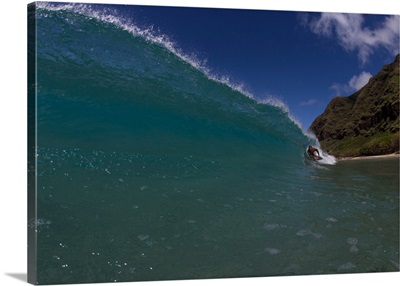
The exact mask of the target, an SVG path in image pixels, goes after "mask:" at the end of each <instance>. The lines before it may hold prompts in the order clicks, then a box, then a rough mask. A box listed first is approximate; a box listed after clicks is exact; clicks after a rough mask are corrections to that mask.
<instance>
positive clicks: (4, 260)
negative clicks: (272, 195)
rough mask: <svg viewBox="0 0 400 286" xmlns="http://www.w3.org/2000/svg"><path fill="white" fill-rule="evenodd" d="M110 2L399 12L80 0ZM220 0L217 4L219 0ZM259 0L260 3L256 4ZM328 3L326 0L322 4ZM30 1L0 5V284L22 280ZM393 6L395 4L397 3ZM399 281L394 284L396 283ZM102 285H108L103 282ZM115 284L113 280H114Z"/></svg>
mask: <svg viewBox="0 0 400 286" xmlns="http://www.w3.org/2000/svg"><path fill="white" fill-rule="evenodd" d="M82 2H95V3H111V4H142V5H150V4H151V5H169V6H197V7H222V8H251V9H269V10H292V11H328V12H355V13H372V14H397V15H399V14H400V5H398V4H397V5H396V4H395V3H396V2H397V1H393V0H362V1H360V0H335V1H321V0H279V1H276V0H264V1H260V0H258V1H257V0H245V1H244V0H242V1H238V0H234V1H233V0H231V1H228V0H219V1H216V0H190V1H189V0H186V1H183V0H181V1H179V0H164V1H162V0H158V1H156V0H125V1H124V0H109V1H101V0H99V1H87V0H85V1H82ZM217 2H218V3H217ZM260 2H262V3H260ZM325 2H329V3H325ZM28 3H29V1H25V0H6V1H2V5H1V16H0V21H1V26H0V29H1V33H0V37H1V44H0V48H1V52H0V63H1V76H0V83H1V88H0V96H1V101H0V127H1V129H0V151H1V153H0V154H1V157H0V196H1V197H0V211H1V215H0V219H1V221H0V228H1V232H0V239H1V240H0V285H6V286H13V285H24V284H25V283H26V282H25V280H26V273H27V269H26V264H27V259H26V256H27V253H26V245H27V234H26V225H27V223H26V216H27V212H26V209H27V179H26V158H27V154H26V145H27V144H26V142H27V136H26V133H27V131H26V122H27V117H26V94H27V92H26V90H27V86H26V81H27V76H26V74H27V72H26V62H27V59H26V54H27V41H26V34H27V33H26V25H27V24H26V9H27V8H26V6H27V4H28ZM396 6H397V7H396ZM395 281H398V282H399V281H400V272H395V273H378V274H346V275H320V276H296V277H268V278H242V279H218V280H192V281H169V282H141V283H139V282H137V283H133V282H131V283H121V284H119V285H138V286H140V285H155V286H158V285H162V286H167V285H171V286H172V285H178V286H179V285H189V286H190V285H192V286H197V285H201V286H203V285H213V286H215V285H224V286H226V285H243V283H247V284H251V285H266V284H268V285H272V286H274V285H324V286H329V285H351V284H359V285H379V284H381V285H382V284H387V285H389V284H393V282H395ZM398 282H397V283H398ZM102 285H111V283H105V284H102ZM113 285H115V284H114V283H113Z"/></svg>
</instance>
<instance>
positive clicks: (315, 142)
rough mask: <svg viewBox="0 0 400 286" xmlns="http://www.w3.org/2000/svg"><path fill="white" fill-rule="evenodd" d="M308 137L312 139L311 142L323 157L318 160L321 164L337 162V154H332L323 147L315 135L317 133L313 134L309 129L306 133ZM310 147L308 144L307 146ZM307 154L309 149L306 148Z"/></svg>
mask: <svg viewBox="0 0 400 286" xmlns="http://www.w3.org/2000/svg"><path fill="white" fill-rule="evenodd" d="M306 135H307V137H308V138H309V139H310V142H311V144H312V145H313V146H314V147H315V148H317V149H318V151H319V153H320V156H321V157H322V159H321V160H318V163H319V164H324V165H335V164H336V162H337V159H336V158H335V156H333V155H330V154H329V153H328V152H326V151H325V150H323V149H322V148H321V145H320V143H319V141H318V139H317V137H316V136H315V134H313V133H312V132H311V131H308V132H307V133H306ZM307 148H308V146H307ZM305 152H306V154H307V149H306V150H305Z"/></svg>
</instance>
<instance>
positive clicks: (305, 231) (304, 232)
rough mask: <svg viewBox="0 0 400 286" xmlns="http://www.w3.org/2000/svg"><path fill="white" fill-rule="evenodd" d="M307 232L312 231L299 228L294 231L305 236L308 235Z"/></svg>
mask: <svg viewBox="0 0 400 286" xmlns="http://www.w3.org/2000/svg"><path fill="white" fill-rule="evenodd" d="M309 234H312V232H311V230H308V229H300V230H299V231H298V232H297V233H296V235H298V236H306V235H309Z"/></svg>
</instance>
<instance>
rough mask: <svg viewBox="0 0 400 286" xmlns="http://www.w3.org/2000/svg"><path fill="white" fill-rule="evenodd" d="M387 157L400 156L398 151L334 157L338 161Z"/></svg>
mask: <svg viewBox="0 0 400 286" xmlns="http://www.w3.org/2000/svg"><path fill="white" fill-rule="evenodd" d="M388 158H400V154H399V153H392V154H386V155H375V156H357V157H336V159H337V160H338V161H351V160H371V159H388Z"/></svg>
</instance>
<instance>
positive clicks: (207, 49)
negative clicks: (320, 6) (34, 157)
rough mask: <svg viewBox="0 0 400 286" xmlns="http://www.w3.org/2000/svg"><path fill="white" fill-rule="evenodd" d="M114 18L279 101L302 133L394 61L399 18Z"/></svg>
mask: <svg viewBox="0 0 400 286" xmlns="http://www.w3.org/2000/svg"><path fill="white" fill-rule="evenodd" d="M125 8H127V7H125ZM122 13H124V14H125V16H127V17H129V18H130V19H132V20H133V22H134V23H135V24H136V25H138V26H139V27H143V28H144V27H152V29H153V30H154V31H156V32H157V33H159V34H163V35H166V36H168V38H169V39H170V40H171V41H173V42H174V43H175V44H176V46H177V47H178V48H179V49H181V50H182V51H183V52H184V53H185V54H189V55H194V56H195V57H196V58H197V59H199V60H200V61H206V62H207V64H206V65H207V67H209V68H210V69H211V71H212V73H213V74H216V75H219V76H227V77H229V78H230V81H231V82H232V83H234V84H243V85H244V87H245V89H246V90H248V91H250V92H251V94H253V95H254V97H255V98H257V99H260V100H263V99H267V98H270V97H273V98H276V99H278V100H280V101H283V102H284V103H285V104H286V105H287V106H288V107H289V109H290V112H291V114H292V116H294V117H295V118H296V119H297V120H298V121H299V122H300V123H301V125H302V126H303V129H307V128H308V127H309V126H310V124H311V123H312V121H313V120H314V119H315V118H316V117H317V116H318V115H319V114H321V113H322V112H323V111H324V109H325V107H326V105H327V104H328V102H329V101H330V100H331V99H332V98H333V97H334V96H337V95H341V96H347V95H350V94H352V93H354V92H355V91H356V90H358V89H359V88H361V87H362V86H363V85H364V84H365V83H366V82H367V81H368V79H369V78H370V77H371V76H372V75H374V74H376V73H377V72H378V71H379V70H380V69H381V68H382V66H383V65H384V64H388V63H390V62H392V61H393V60H394V57H395V55H396V54H397V53H399V16H390V15H365V14H364V15H362V14H334V13H305V12H284V11H283V12H282V11H265V10H235V9H205V8H174V7H145V6H132V7H129V8H128V9H125V11H124V12H122Z"/></svg>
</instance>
